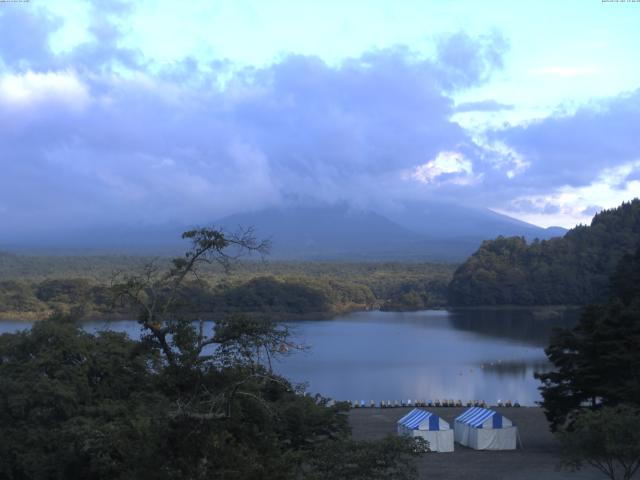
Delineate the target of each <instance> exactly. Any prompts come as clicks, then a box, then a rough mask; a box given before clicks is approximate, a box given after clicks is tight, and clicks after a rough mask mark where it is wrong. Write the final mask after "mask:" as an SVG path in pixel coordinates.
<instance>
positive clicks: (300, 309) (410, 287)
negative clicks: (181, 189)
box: [0, 253, 455, 320]
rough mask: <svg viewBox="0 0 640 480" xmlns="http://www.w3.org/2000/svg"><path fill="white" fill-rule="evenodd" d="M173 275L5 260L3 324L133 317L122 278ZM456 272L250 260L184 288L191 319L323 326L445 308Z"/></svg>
mask: <svg viewBox="0 0 640 480" xmlns="http://www.w3.org/2000/svg"><path fill="white" fill-rule="evenodd" d="M151 265H153V266H154V268H158V269H160V270H162V269H168V268H169V266H170V265H169V259H167V258H152V257H126V256H95V257H92V256H88V257H82V256H76V257H56V256H24V255H13V254H6V253H5V254H0V318H5V319H14V320H15V319H25V320H37V319H43V318H46V317H47V316H48V315H49V314H51V312H53V311H62V312H70V311H71V309H74V312H75V313H76V314H79V315H80V316H81V317H83V318H108V317H127V316H131V313H132V312H131V311H130V310H128V309H127V307H126V306H123V305H118V304H116V303H114V299H113V297H112V296H111V293H110V292H111V290H110V286H111V283H112V281H113V279H114V278H115V277H116V276H118V275H121V274H123V273H135V272H139V271H143V270H144V269H145V268H148V267H149V266H151ZM454 269H455V266H454V265H451V264H432V263H395V262H363V263H347V262H271V261H260V260H256V259H249V260H245V261H242V262H238V263H234V265H233V267H232V268H231V269H229V270H228V271H224V269H222V268H220V267H219V266H218V267H216V266H210V265H207V266H204V267H203V268H202V271H201V272H200V274H199V276H198V278H197V279H192V280H190V281H189V282H187V284H186V286H187V287H188V288H189V292H190V293H189V294H190V299H189V308H190V309H191V311H190V312H189V313H190V314H192V315H194V316H196V315H208V316H210V317H211V318H220V317H223V316H224V315H227V314H231V313H250V314H260V315H263V316H270V317H273V318H278V319H284V320H286V319H294V318H295V319H319V318H327V317H331V316H333V315H336V314H340V313H345V312H349V311H354V310H368V309H373V308H380V309H382V310H418V309H421V308H431V307H440V306H443V305H445V303H446V294H447V285H448V283H449V280H450V279H451V276H452V274H453V271H454Z"/></svg>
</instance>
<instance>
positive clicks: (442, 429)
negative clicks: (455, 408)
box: [398, 408, 453, 452]
mask: <svg viewBox="0 0 640 480" xmlns="http://www.w3.org/2000/svg"><path fill="white" fill-rule="evenodd" d="M398 435H406V436H409V437H421V438H424V439H425V440H426V441H428V442H429V449H430V450H431V451H432V452H453V430H451V427H450V426H449V424H448V423H447V422H446V421H445V420H443V419H442V418H440V417H439V416H438V415H436V414H435V413H431V412H428V411H426V410H421V409H419V408H414V409H413V410H411V411H410V412H409V413H407V414H406V415H405V416H404V417H402V418H401V419H400V420H398Z"/></svg>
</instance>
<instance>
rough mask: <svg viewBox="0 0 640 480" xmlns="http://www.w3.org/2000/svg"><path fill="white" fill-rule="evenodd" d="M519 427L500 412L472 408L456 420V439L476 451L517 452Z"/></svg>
mask: <svg viewBox="0 0 640 480" xmlns="http://www.w3.org/2000/svg"><path fill="white" fill-rule="evenodd" d="M517 436H518V430H517V427H516V426H515V425H514V424H513V422H512V421H511V420H509V419H508V418H506V417H504V416H503V415H502V414H501V413H500V412H496V411H494V410H489V409H487V408H481V407H472V408H469V409H468V410H466V411H465V412H464V413H462V415H460V416H459V417H457V418H456V419H455V423H454V437H455V441H456V442H458V443H459V444H460V445H464V446H466V447H470V448H473V449H476V450H515V448H516V439H517Z"/></svg>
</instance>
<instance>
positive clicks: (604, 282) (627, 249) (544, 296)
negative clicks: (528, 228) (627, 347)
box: [448, 199, 640, 305]
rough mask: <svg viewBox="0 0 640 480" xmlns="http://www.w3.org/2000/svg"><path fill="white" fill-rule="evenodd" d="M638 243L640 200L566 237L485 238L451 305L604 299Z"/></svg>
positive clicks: (452, 289) (453, 290)
mask: <svg viewBox="0 0 640 480" xmlns="http://www.w3.org/2000/svg"><path fill="white" fill-rule="evenodd" d="M639 243H640V200H638V199H634V200H632V201H631V202H627V203H623V204H622V205H621V206H619V207H617V208H614V209H610V210H604V211H602V212H600V213H598V214H597V215H595V217H594V218H593V220H592V222H591V225H590V226H586V225H579V226H577V227H575V228H574V229H572V230H570V231H569V232H567V234H566V235H565V236H564V237H557V238H552V239H550V240H543V241H538V240H535V241H533V242H532V243H527V242H526V241H525V239H524V238H522V237H509V238H505V237H498V238H497V239H495V240H489V241H485V242H484V243H483V244H482V246H481V247H480V248H479V249H478V251H477V252H475V253H474V254H473V255H472V256H471V257H470V258H469V259H468V260H467V261H466V262H465V263H464V264H462V265H461V266H460V267H459V268H458V269H457V270H456V271H455V274H454V276H453V279H452V281H451V284H450V285H449V293H448V300H449V302H450V304H453V305H586V304H589V303H598V302H602V301H604V300H606V299H607V298H608V297H609V295H610V288H609V278H610V276H611V275H612V274H613V273H614V271H615V268H616V266H617V265H618V262H619V261H620V259H621V258H622V257H623V256H624V255H627V254H631V253H633V252H634V251H635V248H636V247H637V245H638V244H639Z"/></svg>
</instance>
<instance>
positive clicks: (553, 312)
mask: <svg viewBox="0 0 640 480" xmlns="http://www.w3.org/2000/svg"><path fill="white" fill-rule="evenodd" d="M581 308H584V306H582V305H531V306H527V305H479V306H462V307H461V306H455V305H437V306H436V305H434V306H433V307H426V308H420V309H416V310H405V309H403V310H386V309H382V308H380V305H375V306H373V307H372V306H354V305H351V306H350V307H349V308H344V309H341V310H339V311H331V312H308V313H295V312H286V313H269V312H256V311H248V312H228V313H212V312H198V313H193V314H189V315H186V318H189V319H193V320H197V319H198V318H199V317H206V321H214V320H215V319H216V318H220V317H224V316H227V315H234V314H245V315H262V316H266V317H273V318H274V319H277V320H279V321H282V322H295V321H324V320H332V319H334V318H336V317H339V316H340V315H348V314H350V313H360V312H374V311H375V312H383V313H411V312H423V311H431V310H446V311H450V312H456V311H473V310H476V311H487V312H489V311H527V310H529V311H531V312H532V314H533V315H534V316H536V317H537V318H539V319H540V320H545V319H549V318H553V317H555V316H557V315H560V314H563V313H565V312H568V311H576V310H580V309H581ZM53 313H54V311H53V310H47V311H41V312H36V311H26V312H25V311H9V312H0V322H4V321H11V322H25V323H28V322H39V321H42V320H46V319H47V318H48V317H49V316H50V315H51V314H53ZM136 315H137V314H136V313H135V312H126V313H92V314H88V315H86V316H85V317H83V318H82V319H81V320H80V321H81V322H82V323H84V322H99V321H118V320H135V317H136Z"/></svg>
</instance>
